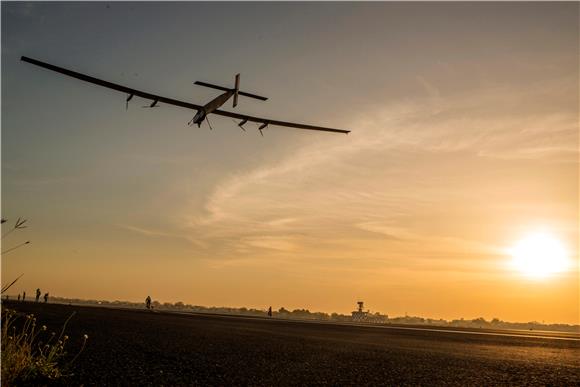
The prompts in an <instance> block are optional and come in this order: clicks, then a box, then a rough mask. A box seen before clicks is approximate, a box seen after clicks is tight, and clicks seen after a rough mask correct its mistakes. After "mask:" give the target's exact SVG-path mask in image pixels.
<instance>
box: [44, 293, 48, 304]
mask: <svg viewBox="0 0 580 387" xmlns="http://www.w3.org/2000/svg"><path fill="white" fill-rule="evenodd" d="M47 302H48V292H47V293H44V303H45V304H46V303H47Z"/></svg>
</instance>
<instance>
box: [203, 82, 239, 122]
mask: <svg viewBox="0 0 580 387" xmlns="http://www.w3.org/2000/svg"><path fill="white" fill-rule="evenodd" d="M235 92H236V91H235V90H228V91H226V92H225V93H223V94H221V95H218V96H217V97H215V98H214V99H212V100H211V101H209V102H208V103H206V104H205V105H204V106H203V110H198V111H197V114H196V115H195V117H193V123H194V124H197V126H198V127H199V126H201V124H202V123H203V120H205V117H207V115H208V114H210V113H213V111H214V110H217V109H219V108H220V107H221V106H222V105H223V104H224V103H226V102H227V101H228V99H230V98H231V97H232V96H233V95H234V93H235Z"/></svg>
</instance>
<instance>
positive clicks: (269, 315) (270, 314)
mask: <svg viewBox="0 0 580 387" xmlns="http://www.w3.org/2000/svg"><path fill="white" fill-rule="evenodd" d="M268 317H272V307H269V308H268Z"/></svg>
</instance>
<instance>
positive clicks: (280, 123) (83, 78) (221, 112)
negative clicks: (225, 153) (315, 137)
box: [20, 56, 350, 133]
mask: <svg viewBox="0 0 580 387" xmlns="http://www.w3.org/2000/svg"><path fill="white" fill-rule="evenodd" d="M20 60H22V61H24V62H28V63H30V64H33V65H36V66H40V67H43V68H45V69H48V70H52V71H56V72H57V73H61V74H64V75H68V76H69V77H73V78H76V79H80V80H81V81H85V82H89V83H92V84H95V85H99V86H103V87H107V88H109V89H113V90H117V91H120V92H123V93H127V94H129V98H127V101H128V100H129V99H131V98H132V97H133V96H134V95H136V96H138V97H141V98H144V99H149V100H152V101H153V103H154V104H157V103H158V102H162V103H166V104H168V105H174V106H179V107H183V108H186V109H192V110H203V106H201V105H196V104H193V103H189V102H184V101H179V100H176V99H172V98H167V97H162V96H160V95H155V94H151V93H146V92H144V91H140V90H136V89H132V88H130V87H126V86H123V85H119V84H116V83H112V82H108V81H104V80H102V79H98V78H94V77H91V76H89V75H85V74H81V73H77V72H76V71H72V70H68V69H65V68H63V67H59V66H55V65H52V64H49V63H45V62H41V61H39V60H36V59H32V58H28V57H26V56H22V57H21V58H20ZM152 106H153V105H152ZM212 114H218V115H220V116H226V117H231V118H235V119H240V120H243V121H250V122H257V123H260V124H262V125H263V126H264V127H266V126H267V125H276V126H286V127H289V128H297V129H306V130H319V131H324V132H334V133H349V132H350V130H342V129H333V128H324V127H321V126H314V125H305V124H297V123H293V122H285V121H277V120H270V119H267V118H261V117H254V116H248V115H245V114H238V113H233V112H228V111H225V110H214V111H213V112H212Z"/></svg>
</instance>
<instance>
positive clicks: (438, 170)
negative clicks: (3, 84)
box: [185, 80, 578, 259]
mask: <svg viewBox="0 0 580 387" xmlns="http://www.w3.org/2000/svg"><path fill="white" fill-rule="evenodd" d="M423 81H424V82H426V81H425V80H423ZM566 81H569V80H556V81H553V82H551V83H548V84H545V83H543V84H538V85H531V86H530V87H529V88H528V89H526V90H510V89H509V88H506V87H493V88H488V89H482V90H477V91H473V92H472V93H471V94H461V95H455V96H452V97H446V98H445V99H443V98H436V99H433V98H431V97H434V96H436V95H437V96H440V95H439V93H437V92H436V90H435V89H432V90H431V92H430V94H431V96H430V97H429V98H420V99H416V100H414V101H403V102H401V103H399V104H396V105H391V106H385V107H383V108H380V109H377V110H373V111H365V112H361V115H360V116H359V117H355V118H353V122H351V123H350V124H349V125H348V126H350V127H352V128H354V129H355V130H354V131H353V133H351V134H350V135H349V136H335V137H333V136H325V137H322V136H321V137H320V139H318V138H316V140H315V141H313V142H312V143H311V144H308V145H305V146H303V147H302V148H300V149H298V150H297V151H296V152H294V153H291V154H289V155H286V156H284V157H282V158H280V159H277V160H273V161H271V162H269V163H267V164H262V165H261V166H259V167H257V168H252V169H249V170H246V171H242V172H240V173H236V174H233V175H230V176H227V177H225V178H224V179H222V180H221V182H219V184H217V185H216V187H215V188H214V190H213V191H212V192H211V194H210V195H209V196H208V197H207V199H206V201H205V206H204V211H203V213H201V214H200V213H199V211H198V210H197V211H196V209H194V208H192V209H191V210H190V211H187V212H188V213H193V214H195V215H193V216H189V217H188V218H187V219H186V222H185V225H186V226H185V229H186V230H187V232H188V233H190V234H195V235H196V238H198V239H199V240H201V241H204V243H207V244H208V246H210V247H209V248H210V250H212V249H213V250H212V251H214V252H216V256H222V257H226V256H227V257H228V259H232V257H239V259H245V257H248V256H250V255H252V254H255V255H257V256H264V255H267V254H268V251H270V252H271V251H278V252H283V253H285V254H311V253H312V254H315V256H317V257H319V259H323V258H324V257H331V256H335V257H346V256H348V255H349V254H350V255H351V256H356V255H357V254H359V253H360V252H361V251H364V254H363V256H364V259H371V258H372V257H380V256H381V254H383V253H384V250H385V249H386V248H389V249H398V248H400V245H401V244H405V243H407V244H411V243H414V244H415V245H423V246H430V248H431V249H433V250H434V252H433V254H446V256H447V257H448V258H449V259H451V258H452V257H453V254H456V255H457V256H463V255H462V254H465V253H466V252H473V254H475V253H476V252H479V253H482V252H485V253H487V254H495V253H496V251H497V249H496V248H495V247H494V246H492V245H490V244H489V243H487V242H483V241H480V240H477V238H474V237H473V236H470V235H462V234H463V233H464V230H462V229H461V227H458V226H457V225H455V224H454V223H452V222H454V220H451V219H450V220H449V226H447V227H444V228H441V227H439V229H437V230H435V232H432V231H427V230H429V227H424V225H422V224H420V223H418V222H419V220H423V219H427V220H426V221H429V219H432V220H431V221H433V222H434V220H435V219H436V220H437V222H441V221H444V216H445V215H444V211H443V209H444V208H445V206H454V205H457V206H464V209H465V210H462V207H458V209H457V210H455V212H456V213H457V214H458V215H457V216H458V217H461V216H463V217H467V216H480V217H481V216H485V213H484V210H481V211H480V212H477V213H476V214H472V212H473V211H472V210H471V207H469V206H470V204H471V203H473V202H474V200H480V196H478V195H480V194H479V191H478V190H477V189H475V188H474V187H472V186H469V185H468V184H466V183H462V179H464V181H468V180H465V179H470V180H473V179H474V176H473V173H474V172H473V171H474V168H478V170H480V171H483V172H485V171H490V172H489V174H491V175H493V173H492V172H493V171H495V169H496V168H501V167H498V164H496V163H494V162H492V160H495V159H497V160H499V161H501V162H504V163H509V162H511V161H513V160H516V161H534V162H540V163H561V162H566V163H570V162H576V163H577V160H578V151H577V145H578V133H577V115H576V112H575V110H574V109H571V110H570V109H569V110H566V108H565V107H566V106H567V105H564V107H561V105H560V104H559V103H552V102H553V101H561V100H563V99H566V98H567V97H569V89H568V88H567V86H566ZM425 87H426V88H427V89H429V85H428V84H425ZM550 101H551V102H550ZM433 104H436V109H434V108H433ZM550 104H552V105H550ZM548 105H550V106H548ZM478 160H479V161H478ZM486 160H489V161H486ZM523 173H524V174H525V171H524V172H523ZM482 178H483V177H482ZM487 186H489V187H493V185H492V183H491V182H490V183H487ZM490 189H492V188H490ZM514 200H515V201H517V198H512V197H506V198H505V201H514ZM442 211H443V214H441V212H442ZM442 217H443V218H442ZM459 221H461V220H458V221H457V222H459ZM434 224H435V223H434ZM433 227H437V226H433ZM453 227H455V229H453ZM427 233H429V234H427ZM388 243H391V244H392V243H396V244H398V245H397V246H398V247H394V245H389V244H388ZM218 245H219V246H218ZM417 251H418V250H415V253H417ZM454 252H455V253H454ZM408 253H409V254H412V253H413V252H412V251H410V250H409V251H408ZM417 254H419V253H417ZM287 256H288V257H289V256H290V255H287ZM359 256H360V255H359ZM419 256H423V257H428V256H429V254H424V253H421V254H419ZM425 259H427V258H425Z"/></svg>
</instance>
